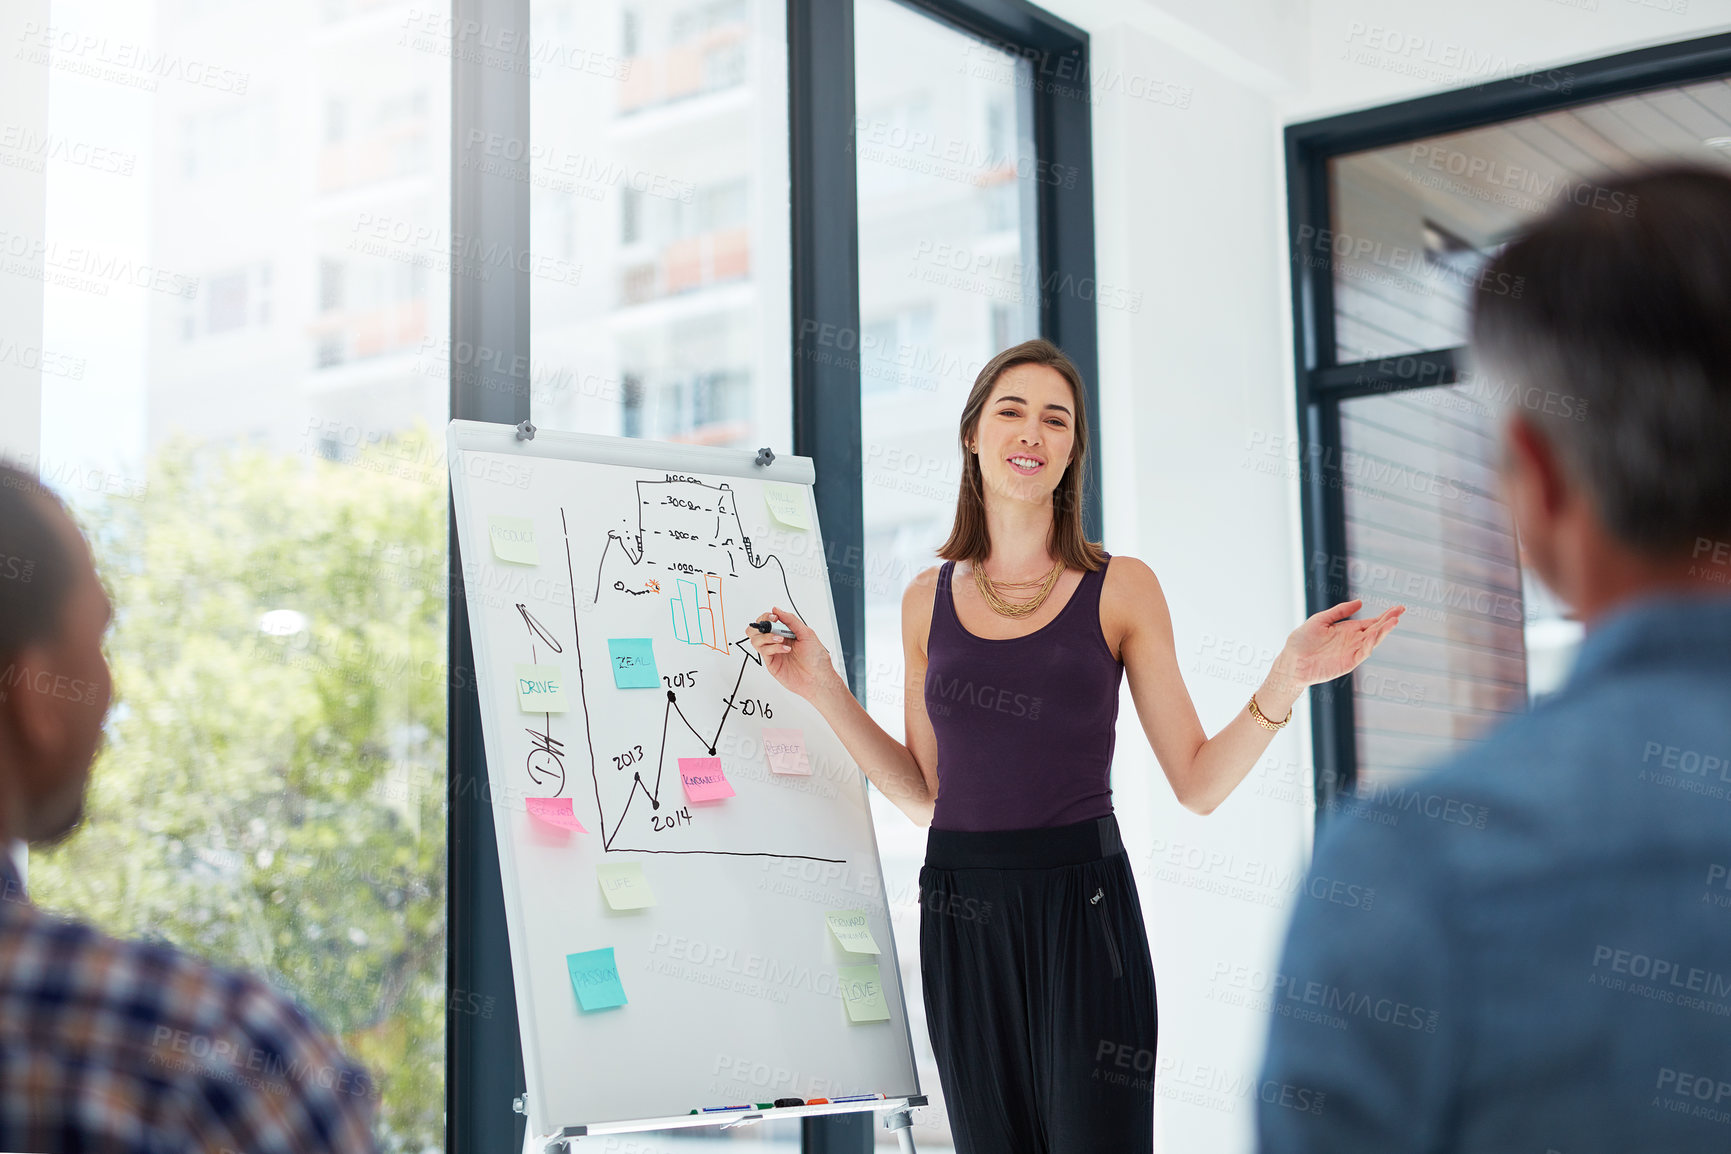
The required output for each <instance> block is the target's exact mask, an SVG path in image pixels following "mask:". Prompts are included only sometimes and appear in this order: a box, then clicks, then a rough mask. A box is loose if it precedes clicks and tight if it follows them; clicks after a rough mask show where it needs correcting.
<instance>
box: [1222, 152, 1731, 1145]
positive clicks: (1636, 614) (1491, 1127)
mask: <svg viewBox="0 0 1731 1154" xmlns="http://www.w3.org/2000/svg"><path fill="white" fill-rule="evenodd" d="M1608 187H1609V188H1610V189H1612V190H1613V191H1615V192H1619V193H1621V194H1622V196H1623V198H1625V202H1628V201H1629V200H1630V199H1631V198H1634V200H1633V203H1635V204H1636V206H1637V207H1636V209H1635V211H1634V212H1633V213H1632V214H1613V213H1606V212H1601V211H1598V210H1596V209H1594V208H1593V207H1591V206H1580V205H1573V204H1566V205H1564V206H1563V207H1561V208H1559V209H1557V210H1554V211H1553V212H1552V213H1551V214H1550V215H1548V216H1547V217H1545V218H1544V219H1543V220H1541V221H1539V222H1538V223H1537V225H1536V226H1534V227H1533V228H1532V229H1531V230H1530V231H1528V232H1527V233H1525V235H1523V236H1521V237H1519V238H1518V239H1516V240H1515V241H1514V242H1513V243H1511V244H1510V245H1509V246H1508V247H1507V248H1506V249H1504V251H1503V252H1502V253H1501V254H1499V255H1498V256H1497V257H1496V259H1495V260H1494V261H1493V263H1492V265H1491V268H1490V270H1489V273H1488V276H1487V282H1486V283H1497V284H1519V285H1520V286H1521V290H1522V291H1521V293H1520V295H1519V296H1518V297H1516V296H1515V295H1513V294H1512V293H1511V294H1507V295H1485V296H1483V297H1482V298H1481V299H1480V300H1478V302H1477V303H1476V306H1475V309H1474V314H1473V333H1472V352H1473V358H1474V361H1475V363H1476V365H1477V367H1478V371H1479V372H1480V373H1481V374H1482V376H1483V378H1484V379H1486V380H1489V381H1490V382H1491V383H1492V384H1493V385H1494V386H1496V387H1494V388H1493V390H1492V391H1493V393H1497V394H1500V395H1502V396H1503V397H1504V398H1505V399H1506V401H1507V403H1506V405H1505V408H1504V411H1503V412H1502V413H1501V414H1500V415H1499V417H1498V423H1499V425H1500V428H1501V434H1502V445H1503V462H1502V466H1501V485H1502V493H1503V497H1504V499H1505V501H1506V502H1507V504H1508V506H1509V509H1510V511H1511V513H1512V514H1513V518H1514V522H1515V526H1516V529H1517V531H1518V532H1519V534H1520V540H1521V545H1522V550H1523V554H1524V557H1525V562H1526V564H1528V565H1530V566H1531V567H1532V568H1533V570H1534V571H1535V572H1536V573H1537V574H1538V576H1539V577H1540V578H1541V579H1542V580H1543V581H1544V583H1545V584H1546V585H1547V586H1548V587H1549V588H1550V589H1551V590H1552V591H1553V592H1555V593H1556V594H1557V595H1558V596H1559V597H1560V598H1561V599H1562V600H1563V601H1565V602H1567V603H1568V604H1569V605H1570V606H1572V607H1573V609H1574V612H1575V614H1576V616H1577V617H1578V618H1579V619H1580V620H1581V621H1582V622H1583V623H1584V624H1585V625H1586V627H1587V634H1586V637H1585V639H1584V640H1583V641H1582V643H1581V647H1580V650H1579V653H1578V655H1577V657H1576V661H1575V665H1574V667H1573V669H1572V670H1571V671H1570V674H1569V677H1568V680H1567V681H1566V683H1565V684H1564V686H1563V687H1562V688H1561V690H1560V691H1559V692H1557V693H1556V694H1555V695H1554V696H1552V697H1549V698H1547V699H1545V700H1544V701H1542V702H1541V703H1539V704H1538V705H1537V706H1535V707H1534V708H1533V709H1532V710H1531V711H1530V712H1528V713H1526V714H1524V715H1522V716H1521V717H1519V718H1517V719H1515V720H1514V721H1512V722H1510V723H1508V724H1506V725H1504V726H1503V727H1502V728H1501V729H1499V730H1496V731H1495V732H1493V733H1492V734H1490V735H1489V737H1488V739H1487V740H1485V741H1483V742H1481V743H1477V744H1475V745H1473V746H1472V747H1470V748H1469V749H1468V751H1467V752H1464V753H1462V754H1460V755H1458V756H1456V757H1455V758H1454V759H1452V760H1451V761H1449V762H1447V763H1445V764H1444V765H1443V766H1441V767H1440V768H1438V769H1436V770H1433V771H1432V772H1431V773H1429V774H1428V775H1427V776H1425V777H1424V778H1422V779H1421V782H1420V787H1419V789H1418V790H1417V791H1410V790H1403V791H1400V793H1399V795H1398V796H1396V795H1393V794H1391V795H1389V796H1385V797H1380V798H1375V799H1358V800H1356V801H1355V802H1354V803H1353V805H1352V807H1351V808H1350V809H1347V810H1343V811H1342V812H1341V813H1340V814H1339V815H1337V816H1335V817H1334V818H1332V819H1331V820H1330V821H1329V822H1327V823H1326V824H1325V826H1324V827H1323V829H1322V832H1321V834H1320V836H1319V839H1318V845H1317V849H1316V857H1315V861H1314V863H1313V865H1312V869H1311V881H1310V882H1308V883H1307V884H1306V886H1305V887H1304V889H1303V891H1302V894H1303V895H1304V896H1301V897H1300V898H1299V899H1298V906H1297V909H1296V910H1295V912H1294V915H1293V921H1292V926H1291V929H1290V931H1289V936H1288V939H1287V943H1286V951H1285V955H1284V957H1283V958H1282V960H1281V962H1280V966H1279V970H1278V972H1277V974H1276V975H1275V977H1274V978H1273V980H1272V982H1271V986H1272V993H1273V999H1274V1004H1273V1010H1274V1017H1273V1019H1272V1026H1271V1032H1270V1037H1269V1042H1268V1051H1267V1056H1266V1059H1265V1065H1264V1069H1263V1072H1262V1078H1261V1080H1260V1082H1259V1084H1258V1093H1257V1098H1258V1104H1257V1112H1258V1117H1257V1122H1258V1134H1259V1138H1260V1144H1261V1148H1262V1150H1264V1151H1266V1152H1269V1154H1294V1152H1315V1154H1361V1152H1362V1154H1372V1152H1374V1154H1401V1152H1404V1151H1412V1152H1418V1151H1425V1152H1427V1154H1438V1152H1443V1151H1468V1150H1472V1151H1491V1150H1497V1151H1522V1152H1524V1154H1546V1152H1547V1151H1549V1152H1553V1154H1580V1152H1582V1151H1612V1150H1615V1151H1626V1150H1663V1151H1665V1152H1666V1154H1694V1152H1702V1154H1705V1152H1706V1151H1714V1152H1715V1154H1723V1151H1725V1150H1727V1149H1731V178H1728V177H1727V176H1726V175H1724V174H1723V173H1720V172H1713V171H1707V170H1703V169H1694V168H1669V169H1663V170H1655V171H1652V172H1648V173H1644V174H1640V175H1635V176H1630V177H1626V178H1621V179H1618V180H1615V181H1612V182H1609V183H1608ZM1565 397H1566V398H1568V399H1569V400H1570V401H1571V403H1570V404H1569V405H1566V406H1565V405H1563V404H1561V403H1557V404H1546V403H1543V402H1544V400H1545V398H1552V399H1556V398H1565ZM1535 398H1536V399H1537V402H1538V403H1534V399H1535ZM1583 404H1584V405H1585V411H1584V413H1581V414H1580V415H1579V417H1578V419H1577V416H1576V414H1577V413H1579V407H1580V406H1581V405H1583ZM1565 414H1567V415H1565ZM1415 793H1422V795H1423V796H1424V797H1426V798H1438V799H1441V801H1442V806H1441V807H1440V808H1439V809H1438V811H1437V813H1435V814H1432V813H1431V812H1430V811H1429V809H1428V808H1425V809H1417V808H1403V807H1402V805H1401V802H1400V797H1404V796H1407V795H1409V794H1415ZM1450 809H1452V810H1453V812H1454V813H1455V815H1456V817H1455V818H1454V819H1453V820H1451V819H1449V817H1448V812H1449V810H1450ZM1461 813H1468V814H1471V815H1473V820H1471V821H1467V822H1462V821H1460V820H1459V814H1461ZM1480 817H1482V818H1483V820H1482V823H1481V821H1480V820H1479V818H1480ZM1316 879H1324V880H1325V881H1334V880H1345V881H1347V882H1350V883H1352V884H1356V885H1359V886H1371V887H1374V888H1375V891H1376V900H1375V903H1374V904H1373V905H1367V904H1366V903H1362V902H1361V903H1356V904H1354V905H1349V904H1347V903H1345V902H1337V901H1330V900H1328V899H1329V896H1330V894H1331V889H1330V886H1329V885H1328V884H1323V885H1320V886H1319V885H1316V884H1314V883H1315V880H1316Z"/></svg>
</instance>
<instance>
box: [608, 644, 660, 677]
mask: <svg viewBox="0 0 1731 1154" xmlns="http://www.w3.org/2000/svg"><path fill="white" fill-rule="evenodd" d="M607 656H608V657H610V658H611V659H612V665H613V684H614V685H617V686H618V687H619V688H620V689H660V688H661V674H660V673H658V672H656V669H655V646H654V645H653V644H651V643H650V640H649V638H647V637H610V638H608V639H607Z"/></svg>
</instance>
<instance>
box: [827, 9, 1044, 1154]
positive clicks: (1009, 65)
mask: <svg viewBox="0 0 1731 1154" xmlns="http://www.w3.org/2000/svg"><path fill="white" fill-rule="evenodd" d="M854 42H855V51H856V53H857V57H858V60H859V61H860V66H859V67H858V68H857V69H856V72H855V77H856V80H855V95H856V106H857V110H858V111H857V117H858V119H857V121H856V124H855V132H854V152H855V160H856V163H857V165H858V173H859V200H860V206H859V207H860V238H859V252H860V281H859V287H860V333H859V358H860V406H861V422H862V441H863V451H864V477H863V481H864V504H865V533H866V541H865V563H866V654H867V658H868V662H869V665H868V673H867V707H868V708H869V709H870V711H871V714H872V716H873V717H874V718H876V719H877V721H878V722H879V723H880V724H881V725H883V727H884V728H885V729H886V730H888V731H889V732H890V733H892V734H894V735H896V736H898V737H900V736H901V735H902V733H903V723H902V692H903V689H902V686H903V673H904V666H903V662H902V635H901V595H902V591H903V590H904V589H905V588H906V587H907V584H908V582H909V581H910V580H912V578H913V575H914V574H915V573H917V572H919V571H920V570H921V569H924V568H926V567H927V566H929V565H931V564H934V563H935V562H936V550H937V547H938V546H939V545H941V544H942V543H943V541H944V539H945V538H946V537H947V536H948V535H949V529H950V522H951V519H952V517H953V516H954V512H955V503H956V489H957V486H958V484H959V483H960V480H961V450H960V449H959V447H958V445H957V437H956V432H957V422H958V420H959V419H960V416H961V412H962V405H963V403H964V401H966V399H967V394H968V390H969V389H970V388H971V387H972V386H973V383H974V377H975V376H976V374H977V373H978V372H979V369H980V366H981V365H983V364H984V363H985V362H986V361H987V360H989V359H990V358H991V357H992V356H993V355H994V354H995V353H997V352H998V351H999V350H1001V349H1003V348H1005V347H1007V346H1009V345H1012V344H1015V343H1016V342H1018V341H1022V340H1026V339H1027V338H1029V337H1033V336H1038V335H1039V312H1038V306H1039V298H1038V294H1039V283H1040V282H1039V273H1038V269H1037V256H1036V254H1037V248H1036V244H1035V231H1034V215H1033V212H1034V203H1035V187H1034V184H1033V180H1032V176H1033V174H1034V172H1035V165H1034V157H1035V151H1034V144H1033V116H1032V103H1031V94H1032V88H1031V80H1032V77H1031V75H1030V74H1029V68H1028V65H1027V62H1026V61H1021V60H1018V59H1016V58H1015V57H1013V56H1011V55H1009V54H1007V53H1004V52H1002V51H1001V50H999V49H996V48H993V47H990V46H988V45H986V44H983V43H981V42H979V41H977V40H975V39H973V38H972V37H969V36H966V35H964V34H962V33H960V32H957V31H955V30H954V29H951V28H949V27H948V26H946V25H943V24H940V23H938V22H937V21H935V20H933V19H931V18H930V17H927V16H924V15H921V14H919V13H917V12H914V11H913V10H911V9H908V8H905V7H903V6H902V5H900V4H896V3H893V2H892V0H856V3H855V5H854ZM872 805H873V813H874V820H875V822H876V825H877V831H878V843H879V846H880V847H881V850H882V854H883V867H884V875H885V881H886V883H887V885H888V888H889V893H890V901H891V903H892V908H893V910H894V917H895V931H896V946H897V950H898V952H899V953H900V955H901V958H900V962H901V967H902V975H903V981H904V983H905V985H906V986H907V988H908V989H910V990H917V989H919V964H918V958H919V948H918V947H919V932H918V931H919V906H918V899H917V894H916V891H917V878H918V873H919V866H920V863H921V861H922V860H923V859H924V854H925V838H924V831H923V830H922V829H920V828H919V827H917V826H915V825H913V824H912V823H911V822H909V821H908V820H907V818H906V817H904V816H903V815H902V814H901V813H900V812H899V811H897V810H896V809H895V808H894V807H893V806H892V805H890V804H889V803H888V802H887V801H885V800H884V799H883V797H882V796H881V795H880V794H878V793H877V791H876V790H875V789H874V790H873V791H872ZM908 1011H909V1016H910V1027H911V1029H912V1031H913V1037H914V1047H915V1054H916V1057H917V1059H918V1062H919V1071H920V1086H921V1088H922V1089H923V1090H924V1091H925V1093H926V1094H927V1095H928V1096H929V1097H930V1098H931V1099H932V1101H933V1102H934V1103H935V1104H937V1103H941V1098H942V1089H941V1087H940V1086H939V1084H938V1075H937V1067H936V1065H935V1064H934V1062H933V1059H932V1053H931V1040H930V1036H929V1034H928V1033H927V1031H926V1026H925V1016H924V1012H923V1007H922V1006H921V1004H920V1002H919V999H918V998H913V999H910V1000H909V1003H908ZM914 1116H915V1120H916V1134H915V1137H916V1143H917V1145H918V1146H919V1148H920V1149H921V1150H928V1149H942V1148H945V1147H946V1146H947V1145H948V1144H949V1141H950V1135H949V1129H948V1126H947V1125H945V1124H944V1121H943V1114H942V1112H941V1109H926V1110H916V1111H915V1112H914Z"/></svg>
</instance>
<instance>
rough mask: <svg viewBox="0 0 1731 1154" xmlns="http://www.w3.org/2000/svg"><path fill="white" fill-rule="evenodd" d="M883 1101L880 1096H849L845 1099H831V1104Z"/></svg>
mask: <svg viewBox="0 0 1731 1154" xmlns="http://www.w3.org/2000/svg"><path fill="white" fill-rule="evenodd" d="M882 1100H883V1095H882V1094H849V1095H848V1096H847V1097H845V1098H831V1099H830V1101H831V1102H878V1101H882Z"/></svg>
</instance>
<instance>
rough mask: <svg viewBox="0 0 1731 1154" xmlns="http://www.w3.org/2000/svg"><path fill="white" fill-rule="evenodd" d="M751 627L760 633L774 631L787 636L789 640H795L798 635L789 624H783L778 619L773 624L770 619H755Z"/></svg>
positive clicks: (778, 635) (780, 635) (778, 634)
mask: <svg viewBox="0 0 1731 1154" xmlns="http://www.w3.org/2000/svg"><path fill="white" fill-rule="evenodd" d="M751 627H752V628H753V629H755V630H757V631H758V632H759V633H773V634H775V635H776V636H777V637H785V638H787V639H788V640H789V641H793V640H795V637H796V635H795V634H794V632H793V631H792V630H791V629H789V628H788V627H787V626H785V625H783V624H782V623H781V622H779V621H777V622H775V623H773V624H771V623H770V622H768V621H753V622H752V623H751Z"/></svg>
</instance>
